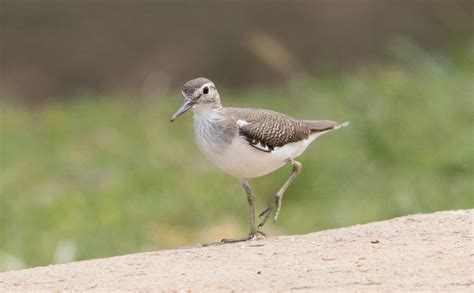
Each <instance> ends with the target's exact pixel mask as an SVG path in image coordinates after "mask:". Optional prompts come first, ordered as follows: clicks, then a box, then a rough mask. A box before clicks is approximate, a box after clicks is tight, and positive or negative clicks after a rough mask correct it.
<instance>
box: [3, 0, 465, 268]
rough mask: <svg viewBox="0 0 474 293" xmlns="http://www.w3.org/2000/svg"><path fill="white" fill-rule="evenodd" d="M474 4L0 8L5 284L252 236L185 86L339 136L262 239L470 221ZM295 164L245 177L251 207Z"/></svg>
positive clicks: (325, 145) (376, 0) (375, 0)
mask: <svg viewBox="0 0 474 293" xmlns="http://www.w3.org/2000/svg"><path fill="white" fill-rule="evenodd" d="M473 4H474V3H473V1H461V0H450V1H445V0H431V1H430V0H418V1H409V0H399V1H395V0H390V1H388V0H362V1H352V0H336V1H259V2H254V1H131V0H128V1H105V0H104V1H92V0H90V1H73V0H70V1H66V0H63V1H60V0H45V1H24V0H1V1H0V46H1V48H0V54H1V55H0V58H1V59H0V61H1V63H0V109H1V113H0V114H1V121H0V122H1V128H0V271H1V270H13V269H19V268H26V267H31V266H38V265H47V264H52V263H61V262H66V261H73V260H83V259H89V258H99V257H107V256H113V255H121V254H127V253H134V252H141V251H150V250H157V249H162V248H169V247H174V246H180V245H187V244H191V243H196V242H212V241H218V240H220V239H221V238H223V237H239V236H243V235H244V234H245V233H247V227H248V223H247V221H248V207H247V201H246V198H245V196H244V193H243V191H242V190H241V188H240V186H239V184H238V182H237V180H235V179H234V178H232V177H230V176H228V175H225V174H223V173H221V172H220V171H218V170H217V169H216V168H215V167H213V166H212V165H211V164H210V163H208V162H207V161H206V160H205V159H204V158H203V157H202V156H201V154H200V153H199V151H198V149H197V148H196V146H195V145H194V141H193V138H192V126H191V123H192V121H191V115H189V114H187V115H185V116H184V117H183V118H180V119H179V120H178V121H176V122H175V123H173V124H170V123H169V117H170V116H171V115H172V114H173V113H174V112H175V110H176V109H177V108H178V107H179V105H180V103H181V102H182V97H181V95H180V90H181V86H182V84H184V82H186V81H187V80H189V79H192V78H195V77H198V76H205V77H208V78H210V79H212V80H213V81H214V82H215V83H216V85H217V87H218V88H219V91H220V93H221V96H222V99H223V103H224V105H227V106H241V107H259V108H268V109H273V110H276V111H280V112H285V113H287V114H289V115H291V116H294V117H298V118H301V119H332V120H339V121H346V120H348V121H350V122H351V125H350V127H348V128H345V129H344V130H340V131H337V132H334V133H331V134H329V135H327V136H324V137H322V138H320V139H318V140H317V141H316V143H314V144H313V145H312V146H311V147H310V148H309V149H308V150H307V151H306V152H305V154H304V155H303V156H302V157H300V161H301V162H302V164H303V171H302V173H301V174H300V175H299V177H298V178H297V179H296V181H295V183H294V184H293V185H292V186H291V188H290V189H289V190H288V192H287V193H286V195H285V198H284V202H283V208H282V211H281V214H280V218H279V221H278V222H277V223H276V224H272V223H269V224H267V225H266V226H265V229H264V231H266V232H267V233H268V234H271V235H280V234H298V233H309V232H313V231H318V230H322V229H329V228H336V227H341V226H347V225H353V224H360V223H367V222H371V221H377V220H383V219H388V218H392V217H396V216H401V215H406V214H411V213H425V212H433V211H438V210H450V209H466V208H472V207H473V206H474V200H473V194H474V186H473V183H472V182H473V166H474V148H473V143H474V141H473V139H474V136H473V134H474V133H473V125H474V124H473V122H474V113H473V112H474V107H473V106H474V105H473V101H474V100H473V99H474V96H473V92H474V86H473V77H474V55H473V53H474V51H473V50H474V42H473V22H472V19H473V15H472V14H473V8H474V7H473V6H474V5H473ZM289 172H290V169H289V168H282V169H281V170H279V171H278V172H275V173H273V174H270V175H268V176H265V177H262V178H258V179H255V180H252V181H251V184H252V186H253V188H254V191H255V192H256V194H257V198H258V199H257V204H258V210H259V211H260V210H261V209H263V208H264V207H265V206H266V204H267V203H268V202H269V201H270V200H271V199H272V197H273V194H274V193H275V192H276V191H277V190H278V188H279V187H280V186H281V185H282V184H283V182H284V181H285V180H286V178H287V176H288V174H289Z"/></svg>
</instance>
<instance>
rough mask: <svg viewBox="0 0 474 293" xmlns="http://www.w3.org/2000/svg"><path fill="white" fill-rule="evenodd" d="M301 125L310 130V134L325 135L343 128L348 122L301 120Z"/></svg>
mask: <svg viewBox="0 0 474 293" xmlns="http://www.w3.org/2000/svg"><path fill="white" fill-rule="evenodd" d="M301 122H302V123H303V124H305V125H306V126H307V127H308V128H309V129H311V133H312V134H313V133H320V134H322V133H326V132H329V131H332V130H335V129H339V128H344V127H346V126H347V125H349V122H347V121H346V122H342V123H339V122H336V121H330V120H302V121H301Z"/></svg>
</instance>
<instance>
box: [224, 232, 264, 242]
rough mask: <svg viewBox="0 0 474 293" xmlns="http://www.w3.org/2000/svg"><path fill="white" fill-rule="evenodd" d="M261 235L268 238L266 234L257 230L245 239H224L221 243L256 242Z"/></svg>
mask: <svg viewBox="0 0 474 293" xmlns="http://www.w3.org/2000/svg"><path fill="white" fill-rule="evenodd" d="M259 235H261V236H263V237H265V236H267V235H266V234H265V233H263V232H262V231H260V230H257V231H255V232H251V233H250V234H249V235H247V236H245V237H243V238H238V239H225V238H224V239H222V240H221V243H236V242H244V241H248V240H255V239H258V238H259Z"/></svg>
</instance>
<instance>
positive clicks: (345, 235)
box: [0, 210, 474, 292]
mask: <svg viewBox="0 0 474 293" xmlns="http://www.w3.org/2000/svg"><path fill="white" fill-rule="evenodd" d="M473 218H474V210H460V211H447V212H437V213H433V214H417V215H411V216H406V217H401V218H396V219H392V220H388V221H382V222H376V223H370V224H366V225H356V226H352V227H347V228H341V229H334V230H328V231H322V232H317V233H311V234H307V235H297V236H280V237H268V238H266V239H263V240H255V241H250V242H245V243H237V244H226V245H212V246H207V247H201V246H199V245H197V246H196V247H190V248H180V249H173V250H163V251H157V252H148V253H140V254H132V255H125V256H118V257H112V258H107V259H96V260H88V261H81V262H74V263H68V264H62V265H51V266H47V267H38V268H32V269H26V270H21V271H13V272H4V273H0V291H2V292H3V291H6V290H8V291H11V290H15V291H31V290H80V291H84V290H102V291H103V290H106V291H112V290H133V291H137V290H142V291H161V290H163V291H172V290H192V291H198V290H204V291H215V290H231V289H232V290H277V289H279V290H303V291H312V290H324V289H326V290H327V289H331V290H344V291H346V290H351V291H361V290H375V291H389V290H429V291H432V290H437V291H446V290H449V291H471V292H473V291H474V242H473V234H474V233H473V232H474V226H473Z"/></svg>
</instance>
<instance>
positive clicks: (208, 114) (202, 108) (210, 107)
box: [192, 103, 224, 120]
mask: <svg viewBox="0 0 474 293" xmlns="http://www.w3.org/2000/svg"><path fill="white" fill-rule="evenodd" d="M192 111H193V113H194V115H193V116H194V119H198V120H216V119H217V120H219V119H220V118H222V116H223V112H224V107H222V105H221V103H212V104H204V105H196V106H195V107H194V108H193V109H192Z"/></svg>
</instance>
